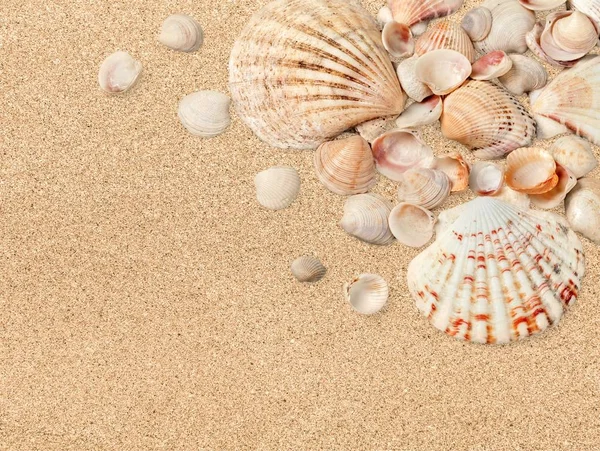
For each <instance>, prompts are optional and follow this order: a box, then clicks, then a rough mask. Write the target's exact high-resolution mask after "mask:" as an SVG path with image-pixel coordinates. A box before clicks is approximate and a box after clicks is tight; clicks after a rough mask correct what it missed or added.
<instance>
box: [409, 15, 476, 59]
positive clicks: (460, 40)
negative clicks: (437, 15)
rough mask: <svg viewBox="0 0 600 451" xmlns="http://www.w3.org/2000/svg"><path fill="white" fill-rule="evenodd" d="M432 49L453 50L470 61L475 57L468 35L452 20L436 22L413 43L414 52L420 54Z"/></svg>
mask: <svg viewBox="0 0 600 451" xmlns="http://www.w3.org/2000/svg"><path fill="white" fill-rule="evenodd" d="M433 50H454V51H455V52H458V53H461V54H462V55H464V56H465V57H466V58H467V59H468V60H469V63H472V62H473V61H475V59H476V58H477V55H476V53H475V48H474V47H473V43H472V42H471V39H470V38H469V35H468V34H467V33H466V32H465V30H463V29H462V28H461V27H460V26H459V25H456V24H455V23H454V22H448V21H443V22H437V23H435V24H434V25H432V26H431V27H430V28H429V29H428V30H427V31H426V32H425V33H423V34H422V35H421V36H419V39H417V41H416V43H415V54H417V55H419V56H422V55H425V54H427V53H429V52H431V51H433Z"/></svg>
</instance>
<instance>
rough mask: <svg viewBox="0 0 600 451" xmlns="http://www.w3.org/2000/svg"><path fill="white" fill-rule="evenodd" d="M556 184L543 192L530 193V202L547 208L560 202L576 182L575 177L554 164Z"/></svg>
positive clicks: (553, 206)
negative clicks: (556, 177)
mask: <svg viewBox="0 0 600 451" xmlns="http://www.w3.org/2000/svg"><path fill="white" fill-rule="evenodd" d="M556 175H557V176H558V183H557V185H556V186H555V187H554V188H552V189H551V190H550V191H548V192H547V193H544V194H532V195H531V196H529V197H530V198H531V203H532V204H533V205H535V206H536V207H538V208H543V209H546V210H549V209H551V208H556V207H558V206H559V205H560V204H562V202H563V200H565V197H566V196H567V194H568V193H569V191H571V190H572V189H573V188H574V187H575V185H576V184H577V178H576V177H575V176H574V175H573V173H572V172H571V171H569V170H568V169H567V168H565V167H564V166H561V165H560V164H558V163H557V164H556Z"/></svg>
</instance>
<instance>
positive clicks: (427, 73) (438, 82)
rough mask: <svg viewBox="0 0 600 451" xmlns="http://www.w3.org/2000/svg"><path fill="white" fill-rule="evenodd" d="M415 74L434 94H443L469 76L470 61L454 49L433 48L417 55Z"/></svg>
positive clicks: (456, 86) (452, 89)
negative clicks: (419, 55)
mask: <svg viewBox="0 0 600 451" xmlns="http://www.w3.org/2000/svg"><path fill="white" fill-rule="evenodd" d="M415 74H416V75H417V78H418V79H419V81H422V82H423V83H425V84H426V85H427V86H429V89H431V91H432V92H433V93H434V94H437V95H445V94H448V93H450V92H452V91H454V90H455V89H456V88H458V87H459V86H460V85H462V84H463V82H464V81H465V80H466V79H467V78H469V75H470V74H471V63H469V60H468V59H467V58H466V57H465V56H464V55H463V54H462V53H459V52H455V51H454V50H433V51H431V52H429V53H426V54H425V55H423V56H421V57H419V59H418V60H417V65H416V66H415Z"/></svg>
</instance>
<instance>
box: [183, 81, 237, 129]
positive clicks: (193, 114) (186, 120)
mask: <svg viewBox="0 0 600 451" xmlns="http://www.w3.org/2000/svg"><path fill="white" fill-rule="evenodd" d="M230 105H231V100H230V99H229V97H227V96H226V95H225V94H222V93H220V92H217V91H198V92H194V93H192V94H188V95H186V96H185V97H184V98H183V99H181V102H179V108H178V110H177V116H179V120H180V121H181V123H182V124H183V126H184V127H185V128H186V129H187V131H188V132H190V133H191V134H192V135H196V136H201V137H203V138H212V137H214V136H217V135H220V134H221V133H223V132H224V131H225V130H226V129H227V127H229V124H231V116H230V115H229V106H230Z"/></svg>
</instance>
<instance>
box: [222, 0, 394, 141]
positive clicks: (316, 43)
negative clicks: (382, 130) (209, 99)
mask: <svg viewBox="0 0 600 451" xmlns="http://www.w3.org/2000/svg"><path fill="white" fill-rule="evenodd" d="M229 88H230V91H231V96H232V99H233V102H234V105H235V108H236V111H237V113H238V115H239V116H240V117H241V118H242V120H243V121H244V122H245V123H246V124H247V125H248V126H249V127H250V128H251V129H252V130H253V131H254V133H256V135H257V136H258V137H259V138H261V139H262V140H264V141H266V142H267V143H269V144H271V145H273V146H275V147H280V148H295V149H312V148H316V147H317V146H318V145H319V144H321V143H322V142H323V141H326V140H327V139H329V138H332V137H335V136H338V135H339V134H340V133H341V132H343V131H344V130H346V129H348V128H351V127H354V126H355V125H357V124H360V123H363V122H366V121H369V120H371V119H376V118H379V117H384V116H394V115H398V114H399V113H400V112H401V111H402V109H403V107H404V97H403V95H402V90H401V88H400V84H399V82H398V78H397V76H396V74H395V72H394V68H393V67H392V63H391V61H390V59H389V57H388V55H387V52H386V50H385V49H384V48H383V44H382V42H381V33H380V31H379V29H378V28H377V24H376V23H375V21H374V19H372V18H371V17H370V15H369V14H368V13H367V12H366V11H365V10H364V9H363V8H362V7H360V6H359V5H358V4H357V3H355V2H347V1H345V0H276V1H273V2H271V3H269V4H268V5H267V6H265V7H264V8H262V9H261V10H260V11H258V12H257V13H256V14H255V15H254V16H253V17H252V18H251V19H250V21H249V23H248V24H247V25H246V27H245V28H244V29H243V31H242V33H241V35H240V36H239V38H238V39H237V41H236V42H235V44H234V46H233V50H232V51H231V58H230V60H229Z"/></svg>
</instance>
